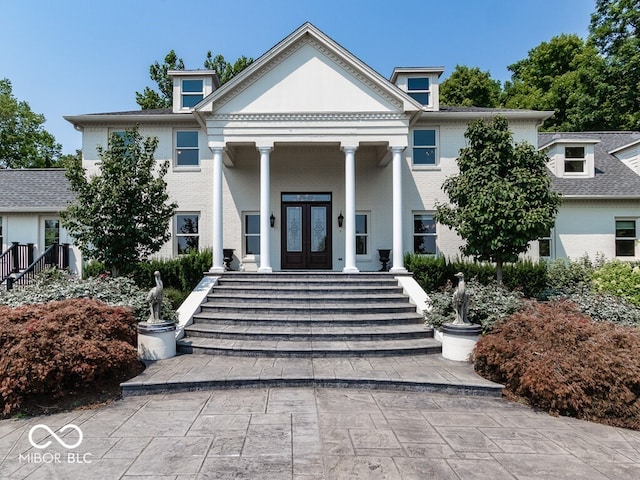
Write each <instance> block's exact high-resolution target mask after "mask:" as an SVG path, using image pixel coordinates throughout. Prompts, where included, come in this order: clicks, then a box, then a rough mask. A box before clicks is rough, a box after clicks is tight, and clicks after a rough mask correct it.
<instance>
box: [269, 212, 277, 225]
mask: <svg viewBox="0 0 640 480" xmlns="http://www.w3.org/2000/svg"><path fill="white" fill-rule="evenodd" d="M269 223H270V224H271V228H273V227H274V226H275V224H276V217H275V216H274V215H273V212H271V216H270V217H269Z"/></svg>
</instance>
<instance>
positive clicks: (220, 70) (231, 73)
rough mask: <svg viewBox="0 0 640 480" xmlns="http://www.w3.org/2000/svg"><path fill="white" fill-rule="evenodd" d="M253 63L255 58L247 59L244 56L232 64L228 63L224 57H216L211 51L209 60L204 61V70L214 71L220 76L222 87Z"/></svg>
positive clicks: (208, 56) (208, 53) (208, 55)
mask: <svg viewBox="0 0 640 480" xmlns="http://www.w3.org/2000/svg"><path fill="white" fill-rule="evenodd" d="M252 63H253V58H247V57H245V56H244V55H242V56H241V57H239V58H238V59H237V60H236V61H235V62H234V63H233V64H231V63H229V62H227V61H226V60H225V59H224V57H223V56H222V55H216V56H215V57H214V56H213V54H212V53H211V51H208V52H207V58H206V59H205V61H204V68H206V69H207V70H214V71H215V72H216V74H217V75H218V80H219V81H220V85H224V84H225V83H227V82H228V81H229V80H231V79H232V78H233V77H235V76H236V75H237V74H239V73H240V72H241V71H242V70H244V69H245V68H247V67H248V66H249V65H251V64H252Z"/></svg>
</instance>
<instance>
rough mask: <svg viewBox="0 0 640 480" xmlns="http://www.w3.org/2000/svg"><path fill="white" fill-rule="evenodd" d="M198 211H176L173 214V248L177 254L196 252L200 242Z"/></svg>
mask: <svg viewBox="0 0 640 480" xmlns="http://www.w3.org/2000/svg"><path fill="white" fill-rule="evenodd" d="M199 222H200V214H198V213H178V214H177V215H176V216H175V226H176V227H175V248H176V252H177V253H178V255H184V254H187V253H190V252H197V251H198V248H199V244H200V231H199V226H198V223H199Z"/></svg>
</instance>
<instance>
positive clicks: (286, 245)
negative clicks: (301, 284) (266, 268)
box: [282, 194, 332, 270]
mask: <svg viewBox="0 0 640 480" xmlns="http://www.w3.org/2000/svg"><path fill="white" fill-rule="evenodd" d="M282 219H283V220H282V222H283V227H284V228H283V229H282V269H283V270H285V269H286V270H288V269H304V270H313V269H323V270H331V268H332V255H331V194H283V195H282Z"/></svg>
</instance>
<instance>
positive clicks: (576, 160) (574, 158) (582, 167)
mask: <svg viewBox="0 0 640 480" xmlns="http://www.w3.org/2000/svg"><path fill="white" fill-rule="evenodd" d="M586 164H587V159H586V156H585V153H584V147H564V172H565V173H585V172H586V171H587V168H586Z"/></svg>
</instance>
